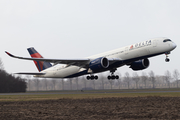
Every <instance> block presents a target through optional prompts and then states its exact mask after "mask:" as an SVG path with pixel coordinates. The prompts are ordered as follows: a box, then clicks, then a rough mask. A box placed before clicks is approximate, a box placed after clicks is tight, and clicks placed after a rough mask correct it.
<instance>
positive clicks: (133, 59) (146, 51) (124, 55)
mask: <svg viewBox="0 0 180 120" xmlns="http://www.w3.org/2000/svg"><path fill="white" fill-rule="evenodd" d="M175 48H176V44H175V43H174V42H172V41H171V40H170V39H168V38H157V39H151V40H147V41H144V42H140V43H137V44H133V45H129V46H126V47H123V48H119V49H115V50H112V51H108V52H105V53H101V54H97V55H93V56H90V57H87V58H85V59H46V58H43V57H42V56H41V55H40V54H39V53H38V52H37V51H36V50H35V49H34V48H28V51H29V53H30V55H31V57H32V58H26V57H18V56H14V55H12V54H10V53H9V52H6V53H7V54H8V55H9V56H11V57H14V58H19V59H24V60H33V61H34V63H35V64H36V66H37V68H38V70H39V72H38V73H17V74H27V75H34V77H44V78H73V77H78V76H81V75H86V74H89V75H88V76H87V79H88V80H89V79H91V80H93V79H98V76H97V75H93V74H95V73H99V72H104V71H110V73H111V75H109V76H108V77H107V78H108V79H118V78H119V76H118V75H114V72H115V71H116V70H117V68H118V67H121V66H123V65H128V66H130V68H131V69H133V70H135V71H137V70H143V69H146V68H148V67H149V64H150V62H149V60H148V58H150V57H153V56H157V55H161V54H165V55H166V59H165V61H166V62H169V58H168V55H169V54H170V51H172V50H174V49H175ZM51 63H54V65H52V64H51ZM57 64H66V66H64V67H56V65H57Z"/></svg>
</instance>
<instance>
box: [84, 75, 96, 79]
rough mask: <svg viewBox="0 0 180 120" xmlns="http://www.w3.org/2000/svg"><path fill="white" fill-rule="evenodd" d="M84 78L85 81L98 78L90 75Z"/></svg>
mask: <svg viewBox="0 0 180 120" xmlns="http://www.w3.org/2000/svg"><path fill="white" fill-rule="evenodd" d="M86 78H87V80H97V79H98V76H97V75H90V76H87V77H86Z"/></svg>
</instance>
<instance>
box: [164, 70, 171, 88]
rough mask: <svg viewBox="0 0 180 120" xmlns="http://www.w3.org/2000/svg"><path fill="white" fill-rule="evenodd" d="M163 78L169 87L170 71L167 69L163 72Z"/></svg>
mask: <svg viewBox="0 0 180 120" xmlns="http://www.w3.org/2000/svg"><path fill="white" fill-rule="evenodd" d="M164 79H165V81H166V83H167V84H168V86H169V88H170V80H171V73H170V72H169V70H167V71H166V72H165V74H164Z"/></svg>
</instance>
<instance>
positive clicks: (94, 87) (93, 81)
mask: <svg viewBox="0 0 180 120" xmlns="http://www.w3.org/2000/svg"><path fill="white" fill-rule="evenodd" d="M95 81H96V80H93V81H92V82H93V89H94V90H95V89H96V88H95V85H96V84H95Z"/></svg>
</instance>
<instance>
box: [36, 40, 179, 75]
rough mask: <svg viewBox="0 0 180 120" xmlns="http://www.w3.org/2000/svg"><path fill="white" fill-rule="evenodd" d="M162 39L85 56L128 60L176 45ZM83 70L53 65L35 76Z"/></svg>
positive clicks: (71, 73) (154, 53) (146, 56)
mask: <svg viewBox="0 0 180 120" xmlns="http://www.w3.org/2000/svg"><path fill="white" fill-rule="evenodd" d="M164 39H167V38H157V39H151V40H147V41H144V42H140V43H137V44H133V45H129V46H126V47H122V48H119V49H115V50H112V51H108V52H104V53H101V54H97V55H93V56H90V57H87V58H88V59H90V60H94V59H96V58H99V57H106V58H108V59H120V60H129V59H136V58H141V59H143V58H148V57H153V56H156V55H160V54H164V53H166V52H170V51H172V50H173V49H174V48H175V47H176V45H175V43H173V42H172V41H168V42H163V40H164ZM123 65H124V64H123ZM121 66H122V65H121ZM118 67H119V66H118ZM107 70H108V69H107ZM83 71H87V69H86V68H83V67H82V68H81V67H78V66H73V65H71V66H67V67H57V66H53V67H50V68H48V69H45V70H44V71H41V72H43V73H46V74H45V75H36V76H35V77H47V78H66V77H68V76H71V75H73V74H78V73H83ZM83 74H88V72H84V73H83ZM83 74H81V75H83ZM79 76H80V75H79Z"/></svg>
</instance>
